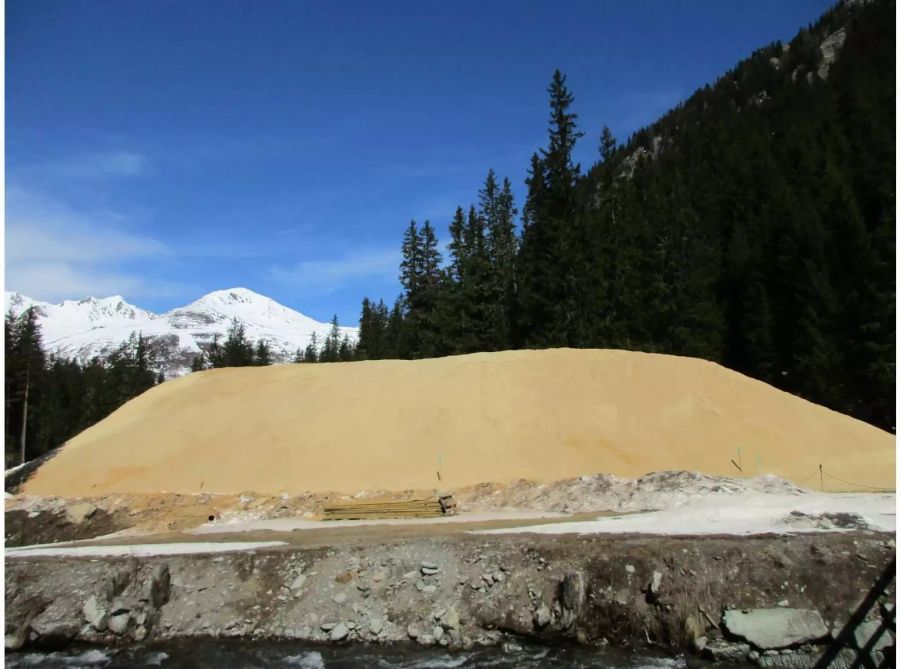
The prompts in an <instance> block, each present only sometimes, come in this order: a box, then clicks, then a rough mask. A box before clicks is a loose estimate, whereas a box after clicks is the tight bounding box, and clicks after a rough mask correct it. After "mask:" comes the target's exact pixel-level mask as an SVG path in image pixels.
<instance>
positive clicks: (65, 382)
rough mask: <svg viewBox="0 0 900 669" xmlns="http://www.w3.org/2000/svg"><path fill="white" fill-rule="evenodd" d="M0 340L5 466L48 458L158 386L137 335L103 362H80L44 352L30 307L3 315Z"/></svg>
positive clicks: (149, 351) (147, 353) (146, 349)
mask: <svg viewBox="0 0 900 669" xmlns="http://www.w3.org/2000/svg"><path fill="white" fill-rule="evenodd" d="M4 340H5V341H4V343H5V351H4V353H5V357H4V362H5V365H6V368H5V374H4V380H5V389H4V390H5V395H4V397H5V398H6V407H5V411H6V412H5V416H4V426H5V456H6V457H5V460H6V465H7V466H12V465H17V464H20V463H22V462H23V461H25V460H32V459H34V458H36V457H39V456H41V455H43V454H45V453H47V452H48V451H50V450H52V449H54V448H56V447H57V446H60V445H61V444H63V443H64V442H65V441H66V440H67V439H69V438H71V437H73V436H75V435H76V434H78V433H79V432H81V431H82V430H84V429H85V428H88V427H90V426H91V425H93V424H94V423H96V422H97V421H99V420H101V419H103V418H105V417H106V416H108V415H109V414H110V413H112V412H113V411H115V410H116V409H118V408H119V407H120V406H122V405H123V404H125V402H127V401H128V400H130V399H131V398H132V397H135V396H137V395H140V394H141V393H142V392H144V391H145V390H147V389H148V388H151V387H153V386H154V385H156V384H157V383H162V376H161V375H160V374H158V373H157V372H155V371H154V367H155V365H156V360H155V358H154V354H153V350H152V348H151V347H150V346H149V345H148V344H147V340H146V339H144V337H142V336H141V335H140V334H138V333H135V334H132V336H131V337H130V338H129V339H128V341H126V342H123V343H122V344H121V345H120V346H119V347H118V348H117V349H116V350H115V351H113V352H112V353H111V354H110V355H108V356H107V357H106V359H104V360H101V359H99V358H94V359H93V360H91V361H89V362H87V363H81V362H78V361H76V360H69V359H66V358H62V357H58V356H53V355H48V354H47V353H46V352H45V351H44V346H43V342H42V341H41V329H40V326H39V325H38V323H37V313H36V312H35V310H34V309H33V308H32V309H27V310H26V311H24V312H23V313H22V314H21V315H19V316H18V317H14V316H13V315H12V314H11V313H10V314H7V315H6V320H5V328H4ZM23 433H24V438H23Z"/></svg>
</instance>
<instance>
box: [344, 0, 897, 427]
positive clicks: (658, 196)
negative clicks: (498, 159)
mask: <svg viewBox="0 0 900 669" xmlns="http://www.w3.org/2000/svg"><path fill="white" fill-rule="evenodd" d="M894 16H895V5H894V2H893V1H892V0H874V1H873V2H870V3H867V4H862V3H855V4H853V5H849V4H842V5H840V6H838V7H836V8H835V9H833V10H832V11H830V12H829V13H827V14H826V15H825V16H823V17H822V19H821V20H820V21H819V22H818V23H817V24H815V25H813V26H810V27H808V28H806V29H803V30H801V31H800V33H799V34H798V35H797V36H796V37H795V38H794V39H793V40H792V41H791V42H790V43H789V44H781V43H776V44H772V45H770V46H768V47H766V48H763V49H760V50H759V51H757V52H756V53H754V54H753V55H752V56H751V57H750V58H748V59H747V60H745V61H743V62H741V63H740V64H739V65H738V66H737V67H735V68H734V69H733V70H731V71H730V72H728V73H726V74H725V75H724V76H723V77H721V78H720V79H719V80H718V81H717V82H715V84H713V85H708V86H706V87H704V88H703V89H701V90H698V91H697V92H696V93H695V94H694V95H693V96H691V97H690V99H688V100H687V101H686V102H684V103H683V104H681V105H679V106H678V107H676V108H675V109H673V110H671V111H670V112H669V113H667V114H666V115H665V116H664V117H663V118H661V119H660V120H659V121H657V122H656V123H654V124H653V125H651V126H650V127H648V128H644V129H643V130H641V131H639V132H637V133H636V134H635V135H634V136H633V137H631V138H630V139H629V140H628V142H627V143H625V144H624V145H619V144H618V143H617V142H616V140H615V139H614V138H613V136H612V135H611V133H610V132H609V130H608V129H606V128H602V129H599V132H596V131H592V132H590V133H585V132H583V131H582V130H579V128H580V127H584V125H583V124H580V121H579V119H578V117H577V115H576V113H575V104H574V96H573V94H572V92H571V91H570V90H569V89H568V87H567V85H566V79H565V76H564V75H563V74H561V73H560V72H556V73H555V74H554V75H553V80H552V82H551V84H550V87H549V89H548V93H549V98H550V123H549V132H548V142H547V146H546V147H545V148H543V149H541V150H540V151H539V152H538V153H535V154H534V156H533V157H532V158H531V165H530V168H529V176H528V179H527V186H528V194H527V199H526V201H525V202H524V203H523V204H522V212H521V214H522V216H521V226H517V225H516V220H517V215H518V211H517V208H516V205H515V203H514V202H513V198H512V194H511V191H510V185H509V182H508V180H503V181H502V183H501V181H500V179H499V178H498V177H497V175H495V174H494V172H493V171H489V172H488V174H487V178H486V179H485V182H484V186H483V187H482V188H481V190H480V191H479V192H478V194H477V203H476V204H474V205H472V206H469V207H468V208H464V207H459V208H458V209H457V210H456V212H455V213H454V214H453V216H452V218H451V219H450V223H449V231H448V232H449V244H448V245H447V254H448V257H447V258H446V262H445V259H444V258H443V257H442V254H441V251H440V249H439V245H438V241H437V236H436V232H435V229H434V227H433V225H432V224H431V223H430V222H429V221H425V222H424V223H423V224H422V225H418V224H417V223H416V222H415V221H413V222H411V223H410V224H409V226H408V227H407V228H406V231H405V232H404V234H403V240H402V250H403V262H402V266H401V269H400V280H401V283H402V287H403V292H402V294H401V295H400V296H399V298H398V299H397V300H396V302H394V304H393V306H392V307H391V308H389V307H388V305H387V304H385V303H384V301H383V300H381V301H378V302H377V303H376V302H374V301H372V300H370V299H368V298H366V299H365V300H363V304H362V316H361V321H360V339H359V343H358V350H357V357H359V358H361V359H378V358H427V357H432V356H442V355H452V354H458V353H468V352H473V351H496V350H502V349H510V348H547V347H559V346H568V347H575V348H585V347H587V348H595V347H599V348H623V349H631V350H638V351H650V352H660V353H671V354H677V355H688V356H697V357H701V358H705V359H708V360H713V361H716V362H719V363H721V364H723V365H725V366H726V367H729V368H732V369H735V370H738V371H740V372H743V373H744V374H747V375H749V376H752V377H755V378H757V379H761V380H763V381H766V382H768V383H771V384H773V385H775V386H777V387H779V388H782V389H784V390H786V391H789V392H791V393H795V394H797V395H800V396H802V397H805V398H807V399H809V400H811V401H814V402H817V403H820V404H823V405H825V406H828V407H830V408H833V409H835V410H837V411H841V412H844V413H847V414H850V415H852V416H855V417H857V418H860V419H862V420H865V421H868V422H870V423H873V424H875V425H877V426H879V427H882V428H885V429H888V430H893V428H894V425H895V405H894V384H895V352H894V351H895V247H894V243H895V242H894V230H895V203H894V183H895V176H894V175H895V172H894V169H895V168H894V143H895V137H894V132H895V100H894V81H895V60H894V49H895V21H894ZM839 30H843V31H844V33H843V35H844V41H843V44H842V45H841V44H839V42H840V37H841V35H840V34H838V35H835V33H836V32H837V31H839ZM829 36H832V38H831V40H830V41H829V45H831V44H835V43H838V46H837V48H836V49H832V50H834V51H837V56H836V58H835V59H834V61H833V62H831V63H828V62H827V60H826V58H825V56H823V51H827V50H828V49H827V48H826V49H823V48H821V45H822V43H823V42H824V41H825V40H826V38H828V37H829ZM826 46H828V45H826ZM591 136H595V137H596V136H599V145H598V160H597V162H596V164H594V165H592V166H591V167H589V168H587V169H586V170H582V169H581V167H580V166H579V165H576V164H573V162H572V149H573V146H574V145H575V143H576V142H578V141H591V139H590V137H591Z"/></svg>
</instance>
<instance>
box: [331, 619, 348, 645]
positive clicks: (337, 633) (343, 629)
mask: <svg viewBox="0 0 900 669" xmlns="http://www.w3.org/2000/svg"><path fill="white" fill-rule="evenodd" d="M348 634H350V628H349V627H347V625H346V624H345V623H338V624H337V625H335V626H334V629H332V630H331V634H329V635H328V639H329V640H330V641H343V640H344V639H346V638H347V635H348Z"/></svg>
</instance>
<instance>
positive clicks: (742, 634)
mask: <svg viewBox="0 0 900 669" xmlns="http://www.w3.org/2000/svg"><path fill="white" fill-rule="evenodd" d="M722 622H723V624H724V626H725V628H726V629H727V630H728V632H729V633H731V634H732V635H734V636H736V637H739V638H741V639H744V640H746V641H748V642H749V643H751V644H753V646H755V647H756V648H759V649H762V650H769V649H778V648H789V647H791V646H796V645H800V644H803V643H812V642H815V641H818V640H820V639H824V638H825V637H827V636H828V628H827V627H826V626H825V623H824V622H823V621H822V616H820V615H819V612H818V611H813V610H812V609H785V608H778V609H749V610H744V611H742V610H740V609H729V610H728V611H726V612H725V616H724V617H723V618H722Z"/></svg>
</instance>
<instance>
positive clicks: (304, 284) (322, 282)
mask: <svg viewBox="0 0 900 669" xmlns="http://www.w3.org/2000/svg"><path fill="white" fill-rule="evenodd" d="M399 266H400V253H399V251H398V250H397V249H390V250H386V249H378V250H365V251H356V252H354V253H351V254H349V255H347V256H344V257H343V258H332V259H328V260H304V261H302V262H300V263H297V264H296V265H294V266H292V267H271V268H270V269H269V271H268V276H269V278H270V279H273V280H274V281H277V282H278V283H281V284H284V285H286V286H290V287H292V288H295V289H298V290H303V291H307V292H309V293H315V294H318V295H325V294H329V293H333V292H335V291H337V290H340V289H341V288H343V287H344V286H346V285H347V284H350V283H352V282H355V281H360V280H364V279H370V280H371V279H383V280H389V279H392V278H396V276H397V272H398V268H399Z"/></svg>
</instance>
